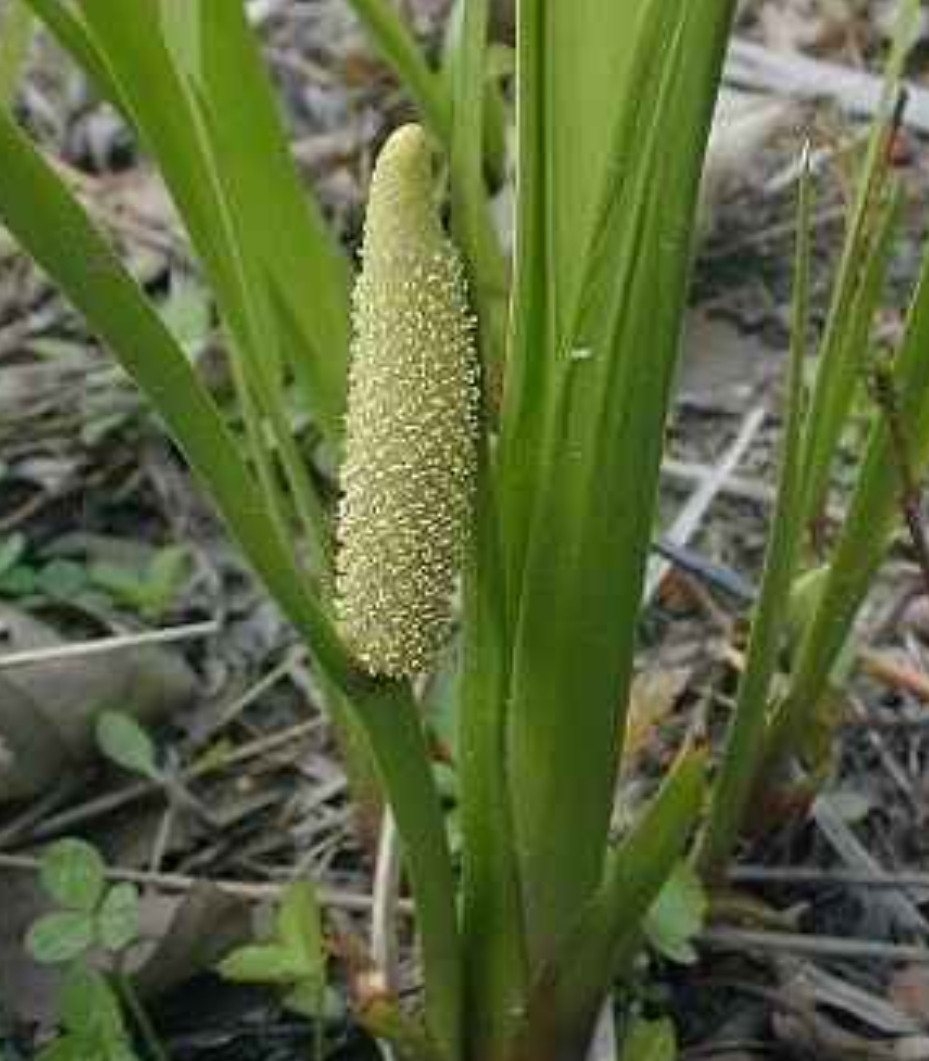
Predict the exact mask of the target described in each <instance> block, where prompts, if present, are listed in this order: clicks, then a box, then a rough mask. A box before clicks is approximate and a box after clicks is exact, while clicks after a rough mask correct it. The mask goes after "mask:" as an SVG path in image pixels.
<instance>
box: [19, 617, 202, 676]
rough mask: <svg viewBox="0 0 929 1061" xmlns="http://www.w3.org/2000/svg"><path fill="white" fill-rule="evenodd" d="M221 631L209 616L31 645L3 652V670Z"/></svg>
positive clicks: (187, 639)
mask: <svg viewBox="0 0 929 1061" xmlns="http://www.w3.org/2000/svg"><path fill="white" fill-rule="evenodd" d="M218 632H219V623H218V622H217V621H216V620H215V619H209V620H207V621H206V622H202V623H187V624H185V625H183V626H168V627H165V628H164V629H162V630H146V631H144V632H143V633H139V634H117V635H116V636H115V637H101V638H96V639H95V640H93V641H73V642H71V643H70V644H67V645H54V646H52V647H50V648H32V649H26V650H24V651H22V652H9V653H6V654H4V655H0V671H5V670H12V669H13V668H14V667H33V666H35V665H36V664H40V663H61V662H63V661H65V660H73V659H86V658H87V657H88V656H101V655H106V654H108V653H110V652H122V651H124V650H125V649H129V648H141V647H142V646H143V645H165V644H170V643H172V642H174V641H192V640H194V639H195V638H203V637H211V636H212V635H213V634H215V633H218Z"/></svg>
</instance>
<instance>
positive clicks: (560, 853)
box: [500, 0, 732, 961]
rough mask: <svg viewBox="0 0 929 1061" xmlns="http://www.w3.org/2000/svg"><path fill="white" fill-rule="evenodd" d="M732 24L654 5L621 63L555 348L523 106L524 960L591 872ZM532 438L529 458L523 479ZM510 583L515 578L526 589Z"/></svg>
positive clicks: (519, 552)
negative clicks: (620, 104)
mask: <svg viewBox="0 0 929 1061" xmlns="http://www.w3.org/2000/svg"><path fill="white" fill-rule="evenodd" d="M532 14H534V15H535V16H537V18H538V19H539V23H538V25H537V24H535V21H534V19H533V18H532V17H530V16H531V15H532ZM731 15H732V4H731V3H730V2H728V0H725V2H716V0H709V2H704V3H700V4H687V5H684V4H680V5H671V4H668V3H654V4H652V5H650V6H649V7H648V8H647V9H646V10H645V11H644V13H643V19H644V21H643V22H642V23H641V24H639V25H638V26H637V30H638V35H637V36H636V37H635V47H636V49H638V51H637V60H638V63H640V64H641V65H640V66H636V67H633V68H632V69H631V70H630V71H629V73H630V77H629V84H630V86H632V87H631V88H630V90H629V95H628V96H627V98H626V103H625V106H624V108H623V109H622V110H621V111H620V112H619V114H618V115H616V116H614V120H615V125H614V128H613V129H612V130H611V133H610V136H609V137H608V141H607V143H608V148H609V158H610V160H611V164H610V167H609V169H608V170H607V171H606V173H605V174H604V181H603V191H604V197H603V205H602V207H601V209H600V210H599V212H598V213H597V215H596V216H597V220H596V229H597V233H598V237H597V240H596V241H595V242H594V243H593V245H592V247H591V253H590V254H589V255H586V256H585V259H584V262H586V263H587V264H586V265H585V264H584V262H582V263H581V265H580V266H577V265H576V266H575V267H576V268H578V267H580V268H581V269H582V270H583V271H582V276H581V283H580V285H579V288H578V290H579V292H580V293H579V295H578V298H577V302H578V305H579V310H578V313H577V315H576V318H575V323H574V325H573V327H571V328H570V329H569V330H568V331H567V334H565V335H563V336H562V338H561V340H560V341H558V342H555V337H556V336H558V334H559V332H560V331H561V328H562V326H561V325H559V322H558V320H557V315H554V311H553V308H552V304H553V302H557V301H558V299H557V297H556V296H557V287H558V282H559V279H560V270H561V268H562V263H561V261H560V258H557V257H556V256H555V255H554V252H553V247H554V246H555V245H556V244H557V241H556V240H555V239H554V237H553V232H554V226H552V225H550V210H549V208H548V205H547V202H546V199H547V197H548V196H550V195H552V194H554V190H553V189H552V188H550V187H549V186H548V184H547V183H546V182H547V174H548V173H549V172H550V171H549V169H548V167H547V166H546V155H547V152H548V150H550V148H551V143H550V142H549V141H547V140H546V136H549V137H552V136H553V135H554V134H553V133H552V131H551V130H550V129H549V127H548V125H549V122H550V121H551V120H552V116H551V115H549V116H546V115H545V114H544V113H543V114H541V115H534V116H533V114H531V113H530V114H529V115H528V116H525V115H524V119H525V120H526V121H528V122H529V123H530V127H529V129H528V130H524V132H523V136H524V137H526V138H527V141H526V142H524V143H523V144H522V146H521V150H522V151H523V152H524V154H523V155H522V156H521V163H522V166H523V169H522V172H523V174H524V179H525V181H526V182H528V183H526V184H524V185H521V187H520V195H521V196H525V198H526V201H525V202H524V203H523V205H522V206H521V211H522V212H521V214H520V223H521V224H523V225H524V226H527V228H528V231H524V232H523V234H522V238H523V239H524V241H525V243H526V245H527V249H526V251H525V252H524V253H525V254H526V256H527V258H528V261H524V263H523V268H526V269H529V270H532V271H533V275H534V279H533V278H532V277H530V280H529V281H528V282H527V280H526V278H525V277H524V278H523V280H522V281H518V284H517V293H516V300H517V301H516V310H515V312H516V314H517V319H519V318H520V317H522V316H523V315H524V317H525V320H524V322H523V324H522V326H521V328H520V331H519V332H518V334H517V339H516V343H517V345H516V346H515V347H514V350H513V351H512V353H511V358H512V359H516V360H517V361H518V362H520V363H522V365H523V368H524V371H522V370H520V371H519V377H518V378H519V381H520V382H514V385H515V386H517V387H519V386H522V387H524V388H525V391H526V392H525V395H524V396H525V398H526V402H525V404H524V405H522V407H521V408H520V407H513V406H510V407H509V408H505V411H504V424H503V438H502V442H501V451H502V452H501V458H500V459H501V480H502V487H501V493H504V492H505V493H506V494H507V495H508V498H509V500H510V502H511V504H512V506H513V507H512V508H509V509H508V511H507V512H504V529H505V534H506V538H505V546H506V550H507V555H506V564H507V567H506V578H507V588H508V594H509V596H510V598H511V599H512V598H513V597H514V596H515V598H516V599H515V606H514V605H511V608H512V610H511V611H510V616H511V617H512V620H513V621H514V622H515V625H516V634H515V640H514V646H515V648H514V664H513V672H512V673H513V677H512V681H511V688H510V711H511V725H510V749H511V755H512V774H511V777H512V785H513V791H514V793H517V792H518V793H519V804H518V805H517V807H516V823H517V842H518V848H519V850H520V854H521V872H522V879H523V881H524V888H525V899H526V903H527V909H528V916H529V918H530V924H529V928H530V940H531V951H530V953H531V954H532V958H533V961H537V960H539V958H540V957H541V958H543V959H544V957H545V956H546V955H547V954H549V953H550V952H551V948H552V947H553V946H554V945H556V944H557V942H558V941H559V940H560V939H561V938H562V936H563V935H564V932H565V931H566V929H567V927H568V925H569V924H570V923H571V920H572V919H573V917H574V915H575V912H576V910H577V909H578V907H579V906H581V905H583V903H584V902H585V901H586V900H587V898H589V895H590V893H591V891H592V889H593V888H594V887H596V884H597V881H598V880H599V875H600V869H601V865H602V857H603V850H604V847H605V844H606V837H607V830H608V825H609V817H610V808H611V801H612V794H613V789H614V780H615V770H616V763H617V760H618V756H619V753H620V746H621V734H622V731H623V711H624V705H625V702H626V697H627V693H628V687H629V682H630V678H631V672H632V662H633V655H634V651H635V643H636V626H637V620H638V610H639V608H638V605H639V600H640V596H641V587H642V581H643V577H644V570H645V565H646V562H647V555H648V549H649V543H650V538H651V533H652V529H653V516H654V511H655V504H656V498H657V489H658V475H659V470H660V463H661V456H662V440H663V425H664V419H665V415H666V411H667V406H668V401H669V396H670V389H671V381H672V378H673V373H674V368H675V362H676V355H677V349H678V340H679V330H680V324H681V317H682V313H683V308H684V300H685V293H686V287H687V282H688V279H689V273H690V264H691V248H690V233H691V231H692V224H693V217H694V209H695V202H696V195H697V188H698V185H699V176H700V169H701V164H702V158H703V152H704V149H705V141H706V136H707V134H708V130H709V124H710V120H711V115H712V109H713V104H714V101H715V94H716V87H717V83H718V76H719V70H720V66H721V62H722V55H723V51H724V46H725V42H726V39H727V36H728V29H729V22H730V19H731ZM645 16H647V17H645ZM613 17H617V16H615V15H614V16H613ZM623 17H624V19H628V17H629V16H628V15H624V16H623ZM523 18H524V20H525V21H526V22H527V24H526V25H525V26H524V40H525V39H526V37H527V36H528V40H530V41H532V40H533V33H535V35H536V44H537V46H538V47H539V48H542V49H543V50H544V48H545V47H547V48H548V49H549V50H550V51H551V52H553V53H554V52H556V51H557V50H558V49H559V48H560V47H561V38H560V37H558V38H555V39H553V40H546V31H547V29H548V28H550V22H549V21H548V20H546V19H544V18H542V16H541V13H540V12H539V11H538V10H537V9H536V8H535V7H534V5H529V10H528V11H527V10H525V9H524V11H523ZM623 25H624V27H625V28H627V29H628V24H627V23H626V22H625V21H624V22H623ZM598 32H599V34H603V33H604V27H603V25H602V24H601V25H600V26H599V29H598ZM568 37H569V38H571V34H570V33H569V34H568ZM587 43H588V46H589V48H590V49H591V50H592V51H596V49H597V44H596V42H595V41H594V40H591V41H588V42H587ZM524 48H527V51H528V54H524V55H523V56H521V59H522V61H523V62H524V63H525V62H527V61H528V62H532V61H535V62H536V63H537V64H538V65H539V70H538V73H537V75H535V76H537V77H539V78H540V82H539V84H537V85H535V88H534V89H533V88H532V87H530V89H529V90H528V95H529V97H530V98H529V100H528V101H527V105H528V106H529V107H532V106H533V103H534V102H535V103H536V104H537V103H538V102H539V100H540V99H541V100H544V99H546V98H550V96H551V95H553V96H554V98H555V99H558V98H559V93H558V92H554V93H553V94H552V93H549V92H548V90H547V89H546V90H543V88H542V87H541V86H542V85H545V84H547V82H546V79H545V61H544V59H545V56H544V55H543V56H541V57H540V56H539V55H537V54H536V49H535V48H529V47H527V46H525V45H524ZM556 69H557V63H556ZM530 82H531V77H530ZM562 90H563V91H564V92H567V91H568V89H567V87H565V86H563V87H562ZM556 113H557V112H556ZM561 117H562V120H563V121H568V120H569V119H568V117H567V115H562V116H561ZM536 126H537V128H536ZM533 129H535V131H534V132H533ZM682 130H688V134H687V135H686V136H684V135H682V132H681V131H682ZM672 143H673V144H674V151H669V149H668V145H669V144H672ZM540 226H541V230H540ZM546 226H548V227H546ZM556 262H557V264H556ZM581 295H582V296H583V301H581ZM553 343H554V345H553ZM522 344H525V346H523V345H522ZM530 359H532V360H533V361H534V362H536V364H535V366H530V365H529V360H530ZM508 371H509V367H508ZM516 374H517V370H515V369H514V373H513V375H514V376H516ZM508 386H509V380H508ZM521 397H523V395H521ZM530 412H531V417H530V419H533V420H535V426H534V427H533V426H530V425H529V424H528V423H527V417H529V414H530ZM510 416H513V417H515V424H514V425H512V426H511V424H510V423H509V422H508V419H507V418H508V417H510ZM536 417H540V418H541V419H540V420H536ZM540 429H541V431H542V433H543V434H542V438H541V440H539V441H535V442H534V441H533V439H534V438H536V439H537V436H538V432H539V430H540ZM533 445H537V446H539V448H538V449H536V450H535V451H534V454H533V456H535V454H537V455H538V456H537V457H536V459H535V461H533V463H534V465H535V466H534V467H533V466H532V465H531V464H530V466H529V467H528V468H527V467H526V466H525V464H526V450H527V449H529V448H531V447H532V446H533ZM529 460H530V461H532V456H530V458H529ZM532 490H534V496H532V494H531V493H530V494H529V497H528V498H527V491H532ZM530 502H532V504H531V505H530V504H529V503H530ZM520 507H521V508H522V511H520ZM527 508H528V521H527V524H526V530H527V533H526V538H525V544H524V545H523V546H520V543H519V538H520V536H521V531H520V522H521V521H524V520H526V519H527V512H526V509H527ZM512 580H518V581H519V582H520V588H519V589H518V591H516V592H515V594H514V591H513V587H512V585H511V581H512ZM508 618H509V617H508Z"/></svg>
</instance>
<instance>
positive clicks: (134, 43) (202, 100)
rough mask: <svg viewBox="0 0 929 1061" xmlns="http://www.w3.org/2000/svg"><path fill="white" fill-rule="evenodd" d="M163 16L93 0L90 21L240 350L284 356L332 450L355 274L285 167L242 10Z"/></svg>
mask: <svg viewBox="0 0 929 1061" xmlns="http://www.w3.org/2000/svg"><path fill="white" fill-rule="evenodd" d="M163 5H164V0H161V2H160V3H158V4H150V5H146V6H145V7H143V8H141V9H140V10H139V11H138V12H137V14H136V17H134V18H132V19H126V18H123V17H121V16H120V11H121V7H120V5H119V4H118V3H116V2H115V0H88V2H87V3H85V5H84V9H83V10H84V14H85V18H86V19H87V22H88V24H89V26H90V27H91V29H92V31H93V34H94V37H95V38H96V40H97V41H98V43H99V46H100V49H101V51H102V52H103V54H104V56H105V58H106V59H107V61H108V63H109V66H110V69H111V71H112V73H113V76H114V79H115V80H116V81H117V83H118V85H119V88H120V91H121V93H122V95H123V97H124V99H125V100H126V105H127V108H128V110H129V112H130V113H131V115H132V118H133V121H134V123H135V124H136V126H137V127H138V129H139V130H140V133H141V135H142V137H143V139H144V140H145V142H146V143H147V145H148V146H149V148H150V149H151V151H152V153H153V154H154V155H155V157H156V159H157V161H158V164H159V167H160V169H161V171H162V173H163V174H164V176H165V179H166V181H167V183H168V185H169V188H170V190H171V192H172V195H173V197H174V199H175V201H176V202H177V203H178V206H179V209H180V211H181V214H182V216H183V218H184V220H185V223H186V224H187V226H188V229H189V231H190V233H191V237H192V239H193V242H194V244H195V246H196V248H197V250H198V252H199V254H200V256H201V258H202V259H203V261H204V264H205V265H206V267H207V271H208V273H209V276H210V280H211V283H212V285H213V287H214V290H215V292H216V296H217V299H218V301H219V304H220V309H221V311H222V313H223V316H224V318H225V319H226V321H227V323H228V324H229V326H230V328H231V329H232V331H233V334H234V335H236V337H237V341H238V343H239V345H240V346H244V347H249V346H252V347H255V346H259V347H260V348H261V349H259V350H257V351H253V353H254V356H255V357H258V356H262V357H265V358H274V357H275V356H284V357H286V359H287V361H288V362H289V363H290V365H291V367H292V368H293V370H294V372H295V373H296V375H297V378H298V380H300V382H301V383H302V384H303V386H302V392H303V395H304V398H305V400H306V402H307V404H308V405H309V407H310V409H311V411H312V412H313V414H314V415H315V416H316V418H317V420H318V422H319V424H320V426H321V427H322V428H323V430H324V431H325V432H327V434H328V436H329V437H330V438H335V437H337V435H338V432H339V431H340V428H341V412H342V408H343V400H344V376H345V366H346V360H347V333H348V312H347V305H348V297H347V279H348V272H347V266H346V263H345V261H344V259H343V258H342V256H341V255H340V254H339V252H338V251H337V250H336V248H335V247H334V245H333V244H332V241H331V239H330V237H329V235H328V233H327V232H326V231H325V226H324V225H323V222H322V219H321V217H320V216H319V213H318V210H317V209H316V208H315V206H314V205H313V203H312V199H311V197H310V196H309V194H308V193H307V192H306V191H305V190H304V189H303V188H302V186H301V184H300V181H299V179H298V177H297V175H296V171H295V169H294V166H293V164H292V162H291V160H290V158H289V155H288V151H287V147H286V144H285V142H284V139H283V135H282V132H281V129H280V124H279V120H278V118H277V115H276V113H275V109H274V101H273V98H272V96H271V91H270V87H269V86H268V83H267V77H266V74H265V72H264V70H263V68H262V65H261V60H260V57H259V56H258V53H257V49H256V47H255V42H254V39H253V37H252V34H251V30H250V29H249V27H248V25H247V22H246V21H245V18H244V13H243V11H242V6H241V4H239V3H237V2H231V3H230V2H228V0H223V2H221V3H215V4H205V3H203V0H193V2H192V3H191V4H190V5H189V6H187V7H186V8H185V19H184V20H182V21H181V20H177V19H167V20H166V19H164V18H162V14H163ZM168 9H171V5H168V8H167V9H166V10H168ZM191 27H195V28H194V29H192V28H191ZM188 38H190V39H189V40H188ZM211 115H222V121H221V122H220V121H218V120H213V119H211V117H210V116H211ZM271 302H275V303H283V304H284V305H285V306H286V307H287V310H288V311H289V313H290V316H291V319H292V322H293V323H294V324H296V325H297V327H298V329H299V339H300V342H299V344H295V343H294V342H293V341H292V338H293V337H292V336H289V335H286V334H284V333H283V331H284V330H283V327H282V326H281V325H280V324H279V320H280V318H281V316H282V315H281V314H279V313H268V312H262V310H261V306H262V305H264V304H267V303H271ZM243 318H244V319H243Z"/></svg>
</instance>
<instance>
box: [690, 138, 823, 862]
mask: <svg viewBox="0 0 929 1061" xmlns="http://www.w3.org/2000/svg"><path fill="white" fill-rule="evenodd" d="M811 216H812V185H811V174H810V169H809V145H808V144H807V145H806V147H805V149H804V153H803V164H802V175H801V180H800V187H799V194H798V201H797V249H796V258H795V276H796V279H795V287H794V307H793V324H792V346H791V355H790V370H789V378H788V397H787V422H786V427H785V431H784V441H783V452H782V456H781V468H780V474H779V483H778V490H777V504H776V507H775V512H774V518H773V520H772V524H771V525H772V531H771V536H770V540H769V543H768V549H767V555H766V557H765V567H764V575H763V578H762V583H761V592H760V595H759V599H758V605H757V607H756V608H755V612H754V615H753V617H752V626H751V631H752V632H751V640H750V643H749V648H748V660H747V664H746V668H745V673H744V674H743V675H742V680H741V681H740V683H739V692H738V699H737V702H736V707H735V711H734V713H733V716H732V721H731V723H730V725H729V732H728V735H727V738H726V748H725V751H724V753H723V760H722V766H721V768H720V772H719V777H718V779H717V781H716V784H715V785H714V787H713V796H712V800H711V803H710V813H709V817H708V820H707V825H706V830H705V832H704V833H703V836H702V837H701V842H700V850H699V854H698V860H699V863H700V867H701V870H702V871H703V873H704V874H705V875H708V876H709V877H711V878H715V877H717V876H719V874H721V873H722V872H723V870H724V869H725V866H726V863H727V861H728V860H729V857H730V855H731V853H732V850H733V848H734V847H735V845H736V843H737V841H738V838H739V832H740V830H741V828H742V825H743V822H744V818H745V812H746V807H747V805H748V801H749V799H750V798H751V794H752V791H753V790H754V787H755V784H756V780H757V773H758V769H759V766H760V763H761V760H762V757H763V755H764V748H765V737H766V730H767V718H766V712H767V707H768V693H769V689H770V685H771V679H772V677H773V675H774V673H775V671H776V669H777V657H778V652H779V650H780V646H781V635H782V630H783V614H784V611H785V609H786V607H787V603H788V599H789V597H790V588H791V584H792V582H793V577H794V571H795V570H796V564H797V554H798V552H799V549H800V544H801V538H802V534H803V523H802V522H801V520H800V519H798V512H797V509H798V505H799V504H800V500H801V493H802V489H803V479H802V448H801V447H802V433H803V369H804V364H805V361H806V352H807V329H808V326H809V319H808V318H809V278H810V219H811Z"/></svg>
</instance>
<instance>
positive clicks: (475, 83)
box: [451, 0, 527, 1061]
mask: <svg viewBox="0 0 929 1061" xmlns="http://www.w3.org/2000/svg"><path fill="white" fill-rule="evenodd" d="M459 14H460V17H461V24H460V26H459V27H458V30H459V33H458V42H457V43H458V47H457V51H456V62H455V69H454V72H455V81H454V100H455V109H454V126H453V131H452V152H451V171H452V211H453V215H452V217H453V225H454V228H455V232H456V234H457V235H458V238H459V241H460V242H461V244H462V246H463V247H465V248H466V250H467V251H469V254H468V259H469V265H470V267H471V268H470V272H471V276H472V277H476V278H477V282H478V283H479V282H480V270H481V253H480V250H479V247H480V244H481V240H482V235H481V230H482V225H483V224H484V222H485V221H486V218H487V214H486V200H485V192H484V175H483V166H482V164H481V162H482V159H481V142H482V135H483V129H484V121H483V101H484V95H483V91H482V86H483V77H484V56H485V50H486V39H487V23H488V15H489V11H488V3H487V0H464V2H463V5H462V6H461V8H460V12H459ZM479 304H480V305H481V308H482V310H483V312H482V313H481V318H480V324H481V336H480V339H481V345H482V348H483V349H484V350H485V353H486V351H487V349H488V346H490V347H494V346H497V344H499V343H501V342H502V335H501V334H499V333H498V332H497V322H496V321H495V320H494V319H493V318H492V314H493V313H495V311H496V310H495V307H494V305H493V303H491V302H489V301H488V300H487V299H486V298H480V299H479ZM488 328H491V329H493V330H492V332H491V334H489V335H488V331H487V329H488ZM497 354H498V356H499V349H498V350H497ZM494 361H495V359H494V358H493V357H487V356H485V358H484V380H483V384H484V385H483V393H484V417H483V419H484V421H485V430H484V432H482V442H481V447H482V451H481V456H480V462H479V469H478V479H479V485H478V491H477V498H476V503H475V514H474V524H475V533H474V539H473V541H472V543H471V555H470V562H469V564H468V569H467V571H466V573H465V608H464V623H463V641H464V644H463V653H462V654H463V661H462V682H461V689H462V691H461V701H460V705H459V720H458V721H459V751H460V755H459V784H460V790H461V796H460V805H461V823H462V832H463V836H464V845H463V867H462V868H463V878H462V935H463V939H464V943H465V991H466V1008H467V1012H469V1013H470V1014H471V1015H472V1016H471V1020H470V1021H469V1027H468V1046H469V1053H470V1055H471V1056H474V1057H481V1058H483V1059H485V1061H494V1059H495V1058H498V1057H503V1056H505V1053H506V1050H507V1048H508V1045H509V1043H510V1042H511V1041H512V1039H513V1036H514V1031H515V1027H516V1026H517V1024H518V1022H519V1019H520V1018H519V1015H520V1014H521V1012H522V1009H523V1004H524V1001H525V985H526V979H527V970H526V955H525V940H524V926H523V917H522V896H521V893H520V889H519V883H518V867H517V863H516V856H515V850H514V836H513V827H512V825H513V823H512V815H511V812H510V807H511V801H510V792H509V787H508V782H507V776H506V685H507V678H508V672H507V664H508V660H509V654H508V642H507V634H506V626H505V623H504V621H503V600H504V592H503V581H502V580H503V572H502V567H501V563H500V559H501V558H500V542H499V538H498V522H497V506H496V500H495V498H494V495H493V478H492V461H491V454H490V447H489V427H487V426H486V424H487V422H488V421H489V419H490V416H489V407H490V405H491V404H492V403H493V399H492V397H491V396H490V393H489V392H490V390H491V389H492V387H493V381H492V379H491V378H489V374H490V373H492V372H493V364H494Z"/></svg>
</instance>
